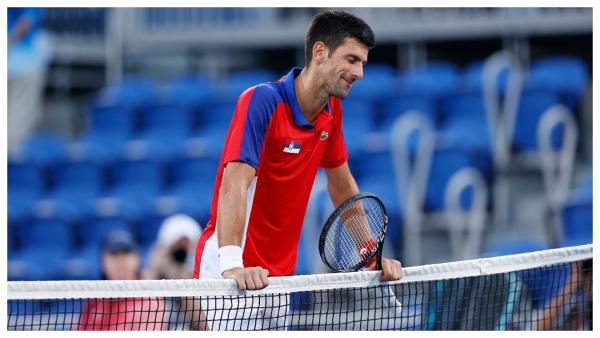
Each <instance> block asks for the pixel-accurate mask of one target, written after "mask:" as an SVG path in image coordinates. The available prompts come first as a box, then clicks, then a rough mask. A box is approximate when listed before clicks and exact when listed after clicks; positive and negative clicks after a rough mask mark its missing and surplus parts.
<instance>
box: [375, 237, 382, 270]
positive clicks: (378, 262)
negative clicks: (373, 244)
mask: <svg viewBox="0 0 600 338" xmlns="http://www.w3.org/2000/svg"><path fill="white" fill-rule="evenodd" d="M382 248H383V243H381V244H380V245H379V248H378V249H377V254H376V255H375V257H377V264H376V265H375V268H376V269H377V270H381V256H382V254H381V251H382Z"/></svg>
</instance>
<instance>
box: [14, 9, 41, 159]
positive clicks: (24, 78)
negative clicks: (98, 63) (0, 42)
mask: <svg viewBox="0 0 600 338" xmlns="http://www.w3.org/2000/svg"><path fill="white" fill-rule="evenodd" d="M7 21H8V36H7V40H8V47H7V48H8V50H7V54H8V98H7V99H8V149H9V150H10V149H11V148H14V147H15V146H16V145H18V144H19V143H20V142H21V141H22V140H23V138H25V137H26V136H27V134H29V133H30V132H31V131H32V130H33V128H34V127H35V124H36V123H37V121H38V119H39V117H40V116H41V110H42V93H43V89H44V84H45V80H46V65H47V64H48V61H49V59H50V55H51V41H50V38H49V36H48V35H47V34H46V33H44V32H42V30H41V21H42V9H39V8H8V16H7Z"/></svg>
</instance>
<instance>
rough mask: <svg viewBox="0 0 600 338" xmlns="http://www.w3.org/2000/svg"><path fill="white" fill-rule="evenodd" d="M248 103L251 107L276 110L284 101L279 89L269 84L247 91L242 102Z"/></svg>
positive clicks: (241, 98)
mask: <svg viewBox="0 0 600 338" xmlns="http://www.w3.org/2000/svg"><path fill="white" fill-rule="evenodd" d="M244 99H245V100H246V101H248V104H249V105H257V106H272V107H273V108H275V106H277V104H278V103H279V102H281V101H282V100H283V98H282V96H281V94H280V92H279V88H277V86H276V85H275V84H274V83H271V82H267V83H261V84H259V85H256V86H253V87H250V88H248V89H246V91H244V92H243V93H242V95H241V96H240V100H244Z"/></svg>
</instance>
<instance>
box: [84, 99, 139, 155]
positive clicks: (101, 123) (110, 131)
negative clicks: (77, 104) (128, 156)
mask: <svg viewBox="0 0 600 338" xmlns="http://www.w3.org/2000/svg"><path fill="white" fill-rule="evenodd" d="M89 116H90V124H89V126H88V130H87V131H86V133H85V134H84V135H83V136H82V137H81V138H80V139H79V141H80V142H81V143H82V144H83V145H86V146H87V147H88V148H89V151H94V154H95V155H96V157H98V156H101V157H102V158H107V159H109V160H110V159H113V158H115V157H117V156H118V155H119V154H120V153H121V151H122V147H123V144H124V143H125V142H126V141H127V140H128V139H130V138H131V135H132V133H133V129H134V121H133V118H134V117H133V113H131V112H130V111H128V110H127V109H126V108H124V107H121V106H118V105H114V104H112V105H109V104H105V105H100V104H96V103H94V104H92V105H91V107H90V108H89Z"/></svg>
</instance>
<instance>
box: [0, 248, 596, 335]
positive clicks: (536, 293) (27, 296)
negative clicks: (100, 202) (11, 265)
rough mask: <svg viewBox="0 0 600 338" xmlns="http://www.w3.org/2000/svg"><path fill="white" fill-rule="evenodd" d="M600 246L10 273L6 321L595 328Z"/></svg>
mask: <svg viewBox="0 0 600 338" xmlns="http://www.w3.org/2000/svg"><path fill="white" fill-rule="evenodd" d="M591 258H592V246H591V245H587V246H579V247H572V248H563V249H555V250H547V251H541V252H536V253H529V254H522V255H513V256H504V257H496V258H490V259H479V260H473V261H463V262H453V263H446V264H436V265H428V266H422V267H409V268H405V271H404V273H405V277H404V278H403V279H402V280H401V281H399V282H393V283H380V282H379V281H378V276H379V273H378V272H356V273H340V274H324V275H310V276H294V277H275V278H271V279H270V285H269V287H267V288H266V289H263V290H258V291H248V292H243V291H240V290H238V289H237V288H236V287H235V284H234V282H233V281H229V280H170V281H168V280H162V281H87V282H83V281H68V282H67V281H56V282H9V284H8V287H9V288H8V289H9V290H8V291H9V292H8V330H545V329H561V330H564V329H567V330H591V329H592V299H591V288H592V264H591V263H592V259H591Z"/></svg>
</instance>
